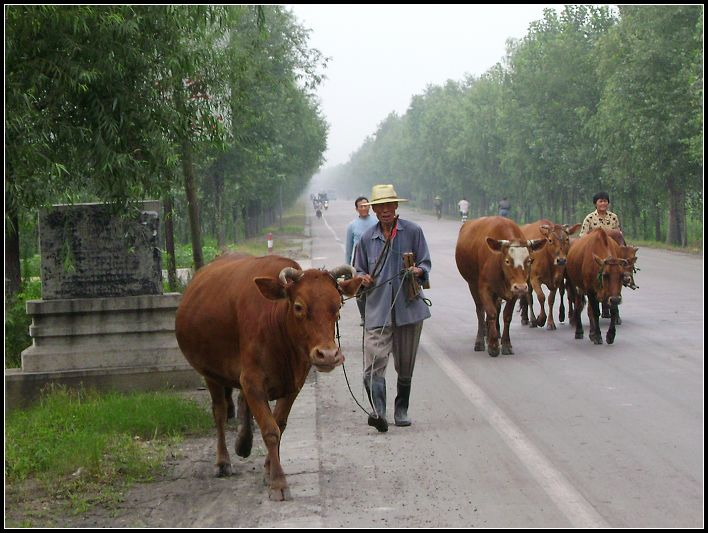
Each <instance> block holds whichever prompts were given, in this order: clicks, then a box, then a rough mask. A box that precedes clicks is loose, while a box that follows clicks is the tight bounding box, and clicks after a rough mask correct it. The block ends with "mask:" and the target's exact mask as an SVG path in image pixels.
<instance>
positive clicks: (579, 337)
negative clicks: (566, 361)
mask: <svg viewBox="0 0 708 533" xmlns="http://www.w3.org/2000/svg"><path fill="white" fill-rule="evenodd" d="M583 336H584V334H583V333H576V334H575V338H576V339H582V338H583Z"/></svg>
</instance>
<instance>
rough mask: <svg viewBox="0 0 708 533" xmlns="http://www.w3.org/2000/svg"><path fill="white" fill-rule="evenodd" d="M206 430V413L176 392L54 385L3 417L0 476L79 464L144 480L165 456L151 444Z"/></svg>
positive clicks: (62, 470)
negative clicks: (36, 400) (31, 402)
mask: <svg viewBox="0 0 708 533" xmlns="http://www.w3.org/2000/svg"><path fill="white" fill-rule="evenodd" d="M211 427H212V420H211V415H210V414H209V413H207V412H206V411H205V410H204V409H203V408H202V407H199V406H198V405H197V404H196V403H195V402H193V401H187V400H184V399H180V398H178V397H175V395H174V394H166V393H134V394H118V393H110V394H104V395H101V394H98V393H96V392H92V391H84V390H82V391H74V390H70V389H65V388H54V389H52V390H50V392H49V393H48V394H47V395H46V396H44V397H43V399H42V400H41V402H40V403H39V404H38V405H36V406H34V407H31V408H30V409H27V410H24V411H12V412H11V413H10V414H9V415H8V416H7V419H6V426H5V478H6V480H8V481H9V482H11V483H12V482H17V481H21V480H24V479H27V478H29V477H41V478H43V479H56V478H58V477H63V476H67V475H70V474H73V473H76V472H77V471H79V469H82V470H81V471H82V472H83V473H84V475H86V476H88V477H90V478H93V479H97V480H101V479H104V480H113V479H115V478H116V477H122V478H127V479H134V480H145V479H149V478H151V476H154V475H155V473H156V471H157V468H158V467H159V465H160V464H161V462H162V460H163V456H162V453H161V452H162V450H161V449H160V448H159V447H155V446H154V444H156V443H158V442H165V439H170V438H175V437H177V436H179V435H182V434H184V433H195V432H199V433H203V432H206V431H207V430H208V429H209V428H211Z"/></svg>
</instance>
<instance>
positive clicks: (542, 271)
mask: <svg viewBox="0 0 708 533" xmlns="http://www.w3.org/2000/svg"><path fill="white" fill-rule="evenodd" d="M580 226H581V224H575V225H573V226H568V224H563V225H560V224H554V223H553V222H551V221H550V220H546V219H542V220H538V221H536V222H533V223H531V224H525V225H523V226H521V231H522V232H523V234H524V237H526V238H527V239H539V238H540V239H544V238H545V239H546V240H547V241H548V242H547V243H546V246H544V247H543V248H542V249H541V250H539V251H537V252H533V263H532V264H531V275H530V276H529V281H530V287H529V292H528V299H524V298H522V299H521V301H520V305H521V323H522V324H524V325H527V324H528V323H529V318H528V309H529V307H530V308H531V327H532V328H535V327H537V326H540V327H543V325H544V324H546V319H548V324H547V326H546V329H550V330H553V329H556V323H555V321H554V320H553V305H554V304H555V300H556V290H558V289H561V288H562V287H563V279H564V276H565V262H566V256H567V254H568V249H569V248H570V236H571V235H572V234H573V233H575V232H576V231H578V230H579V229H580ZM542 284H543V285H545V286H546V287H548V291H549V293H548V317H546V307H545V303H546V296H545V294H544V293H543V289H542V288H541V285H542ZM534 292H535V293H536V297H537V298H538V303H539V304H540V305H541V312H540V314H539V315H538V318H536V316H535V315H534V312H533V293H534ZM560 307H561V309H560V321H561V322H562V321H563V320H564V319H565V309H564V308H563V298H562V296H561V299H560Z"/></svg>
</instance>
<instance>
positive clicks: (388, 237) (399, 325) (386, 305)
mask: <svg viewBox="0 0 708 533" xmlns="http://www.w3.org/2000/svg"><path fill="white" fill-rule="evenodd" d="M406 201H407V200H406V199H404V198H399V197H398V195H397V194H396V191H395V190H394V188H393V185H375V186H374V187H373V188H372V191H371V200H370V201H369V202H368V204H369V205H371V206H372V208H373V210H374V213H375V214H376V218H378V224H376V225H375V226H373V227H371V228H369V229H368V230H367V231H366V232H365V233H364V234H363V235H362V236H361V238H360V239H359V246H357V248H356V252H355V254H354V267H355V268H356V270H357V273H358V274H359V275H361V276H363V277H364V283H363V286H364V287H365V288H366V289H365V290H366V291H367V294H366V313H365V326H364V327H365V334H364V358H365V362H366V368H365V369H364V386H365V387H366V392H367V394H368V395H369V399H370V400H371V403H372V404H373V406H374V413H373V414H372V415H371V416H369V421H368V423H369V425H370V426H373V427H375V428H376V429H377V430H379V431H381V432H384V431H388V422H387V421H386V365H387V364H388V356H389V353H393V360H394V364H395V367H396V372H397V374H398V380H397V395H396V400H395V404H394V420H395V423H396V425H397V426H410V425H411V420H410V418H409V417H408V403H409V398H410V393H411V381H412V378H413V368H414V366H415V357H416V353H417V351H418V343H419V341H420V333H421V331H422V329H423V320H425V319H426V318H429V317H430V310H429V309H428V306H427V305H426V303H425V301H424V299H423V293H422V291H417V292H416V294H415V296H414V297H412V298H408V297H407V293H406V291H405V290H404V275H402V274H401V272H402V271H403V272H404V273H405V276H414V277H415V278H416V279H417V280H419V281H422V282H424V281H427V279H428V276H429V274H430V268H431V262H430V252H429V251H428V244H427V242H426V241H425V236H424V235H423V230H422V229H421V228H420V226H418V225H417V224H415V223H413V222H410V221H408V220H403V219H400V218H398V216H397V215H396V209H397V208H398V203H399V202H406ZM411 252H412V253H413V258H414V266H412V267H408V268H407V269H405V266H404V254H410V253H411ZM404 269H405V270H404Z"/></svg>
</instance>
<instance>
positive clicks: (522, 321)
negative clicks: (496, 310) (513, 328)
mask: <svg viewBox="0 0 708 533" xmlns="http://www.w3.org/2000/svg"><path fill="white" fill-rule="evenodd" d="M521 325H522V326H528V325H529V319H528V318H522V319H521Z"/></svg>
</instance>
